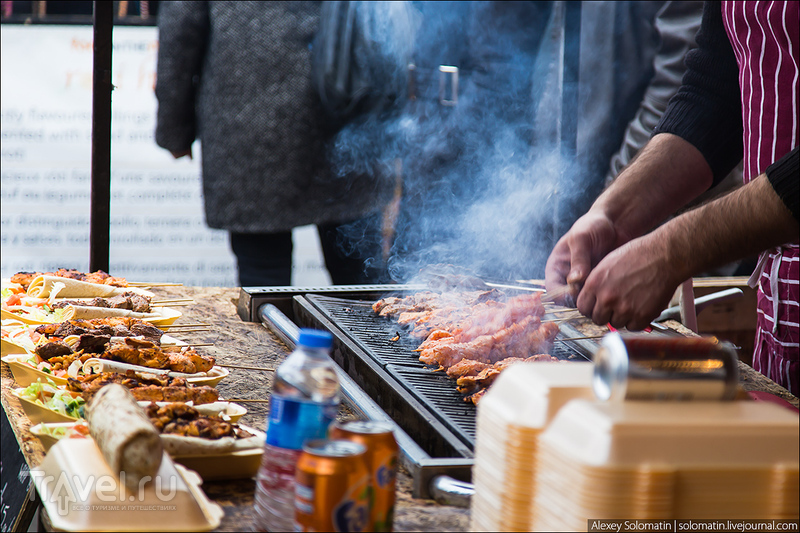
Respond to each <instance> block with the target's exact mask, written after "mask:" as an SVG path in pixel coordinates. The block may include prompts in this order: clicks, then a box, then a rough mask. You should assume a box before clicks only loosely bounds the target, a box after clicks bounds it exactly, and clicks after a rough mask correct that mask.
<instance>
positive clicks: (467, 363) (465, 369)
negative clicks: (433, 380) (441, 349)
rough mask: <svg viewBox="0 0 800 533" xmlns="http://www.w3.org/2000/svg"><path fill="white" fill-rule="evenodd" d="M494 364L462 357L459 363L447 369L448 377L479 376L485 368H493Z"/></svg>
mask: <svg viewBox="0 0 800 533" xmlns="http://www.w3.org/2000/svg"><path fill="white" fill-rule="evenodd" d="M491 366H492V365H488V364H486V363H481V362H480V361H473V360H472V359H462V360H461V361H459V362H458V363H456V364H454V365H453V366H451V367H449V368H448V369H447V377H449V378H460V377H462V376H477V375H478V374H480V372H481V370H483V369H484V368H491Z"/></svg>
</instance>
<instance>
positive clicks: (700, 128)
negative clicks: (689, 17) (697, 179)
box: [653, 2, 743, 186]
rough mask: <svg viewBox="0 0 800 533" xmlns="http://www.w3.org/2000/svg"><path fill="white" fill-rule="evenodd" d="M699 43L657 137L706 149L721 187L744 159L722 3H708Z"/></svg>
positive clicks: (733, 62)
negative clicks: (675, 138)
mask: <svg viewBox="0 0 800 533" xmlns="http://www.w3.org/2000/svg"><path fill="white" fill-rule="evenodd" d="M697 45H698V47H697V48H695V49H693V50H691V51H690V52H689V53H688V54H686V68H687V70H686V73H685V74H684V76H683V85H682V86H681V88H680V89H678V92H677V93H676V94H675V96H674V97H672V99H671V100H670V103H669V105H668V106H667V110H666V112H665V113H664V116H663V117H662V118H661V121H660V122H659V123H658V125H657V126H656V127H655V129H654V130H653V134H654V135H656V134H658V133H672V134H675V135H677V136H679V137H681V138H682V139H684V140H686V141H688V142H689V143H691V144H692V145H693V146H694V147H695V148H697V149H698V150H700V152H701V153H702V154H703V156H704V157H705V159H706V162H707V163H708V164H709V166H710V167H711V170H712V171H713V173H714V183H713V185H716V184H717V183H719V182H720V181H722V179H723V178H725V176H727V175H728V173H729V172H730V171H731V170H732V169H733V168H734V167H735V166H736V165H737V164H738V163H739V161H741V159H742V156H743V147H742V146H743V144H742V136H743V126H742V112H741V96H740V90H739V79H738V77H739V67H738V65H737V63H736V57H735V56H734V54H733V48H732V47H731V44H730V41H729V40H728V35H727V34H726V33H725V27H724V25H723V22H722V5H721V3H720V2H706V3H705V4H704V5H703V20H702V22H701V24H700V31H698V33H697ZM713 185H712V186H713Z"/></svg>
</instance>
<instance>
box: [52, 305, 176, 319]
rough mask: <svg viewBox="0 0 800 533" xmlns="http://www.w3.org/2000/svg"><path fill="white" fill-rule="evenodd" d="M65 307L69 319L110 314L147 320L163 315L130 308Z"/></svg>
mask: <svg viewBox="0 0 800 533" xmlns="http://www.w3.org/2000/svg"><path fill="white" fill-rule="evenodd" d="M65 309H66V311H65V314H64V317H63V319H64V320H69V319H71V318H86V319H89V318H106V317H110V316H126V317H130V318H138V319H139V320H147V319H148V318H159V317H161V316H162V315H161V313H138V312H136V311H131V310H130V309H116V308H113V307H90V306H88V305H68V306H66V307H65Z"/></svg>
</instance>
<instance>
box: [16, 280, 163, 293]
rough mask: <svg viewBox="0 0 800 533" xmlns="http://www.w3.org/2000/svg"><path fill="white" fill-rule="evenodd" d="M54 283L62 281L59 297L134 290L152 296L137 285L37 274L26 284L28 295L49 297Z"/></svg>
mask: <svg viewBox="0 0 800 533" xmlns="http://www.w3.org/2000/svg"><path fill="white" fill-rule="evenodd" d="M56 283H63V284H64V287H63V288H61V290H60V291H59V292H58V297H59V298H93V297H95V296H101V297H104V298H108V297H110V296H116V295H118V294H122V293H124V292H135V293H138V294H141V295H143V296H153V293H152V292H150V291H145V290H142V289H139V288H138V287H115V286H113V285H103V284H100V283H89V282H86V281H79V280H77V279H72V278H62V277H60V276H37V277H35V278H34V279H33V281H31V284H30V285H29V286H28V292H27V294H28V296H31V297H33V298H49V297H50V292H51V291H52V290H53V289H54V287H55V284H56Z"/></svg>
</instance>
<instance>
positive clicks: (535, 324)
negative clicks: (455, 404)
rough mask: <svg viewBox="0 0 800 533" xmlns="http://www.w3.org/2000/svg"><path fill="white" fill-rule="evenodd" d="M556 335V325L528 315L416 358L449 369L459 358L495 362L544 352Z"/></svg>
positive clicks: (442, 344) (442, 345) (441, 345)
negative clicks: (507, 325)
mask: <svg viewBox="0 0 800 533" xmlns="http://www.w3.org/2000/svg"><path fill="white" fill-rule="evenodd" d="M557 334H558V326H557V325H556V324H554V323H552V322H548V323H545V324H542V323H541V320H540V319H539V317H535V316H528V317H525V318H524V319H523V320H521V321H520V322H517V323H515V324H512V325H511V326H509V327H507V328H504V329H502V330H500V331H498V332H497V333H494V334H492V335H481V336H479V337H477V338H475V339H474V340H472V341H468V342H463V343H450V344H444V343H441V344H437V345H435V346H432V347H429V348H425V349H423V350H422V352H421V354H420V358H419V360H420V361H422V362H423V363H425V364H428V365H439V366H440V367H442V368H449V367H451V366H453V365H454V364H456V363H457V362H459V361H461V360H462V359H472V360H475V361H480V362H482V363H496V362H497V361H501V360H503V359H505V358H507V357H527V356H528V354H531V353H542V352H546V351H548V350H549V349H550V347H551V343H552V341H553V339H554V338H555V336H556V335H557Z"/></svg>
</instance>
